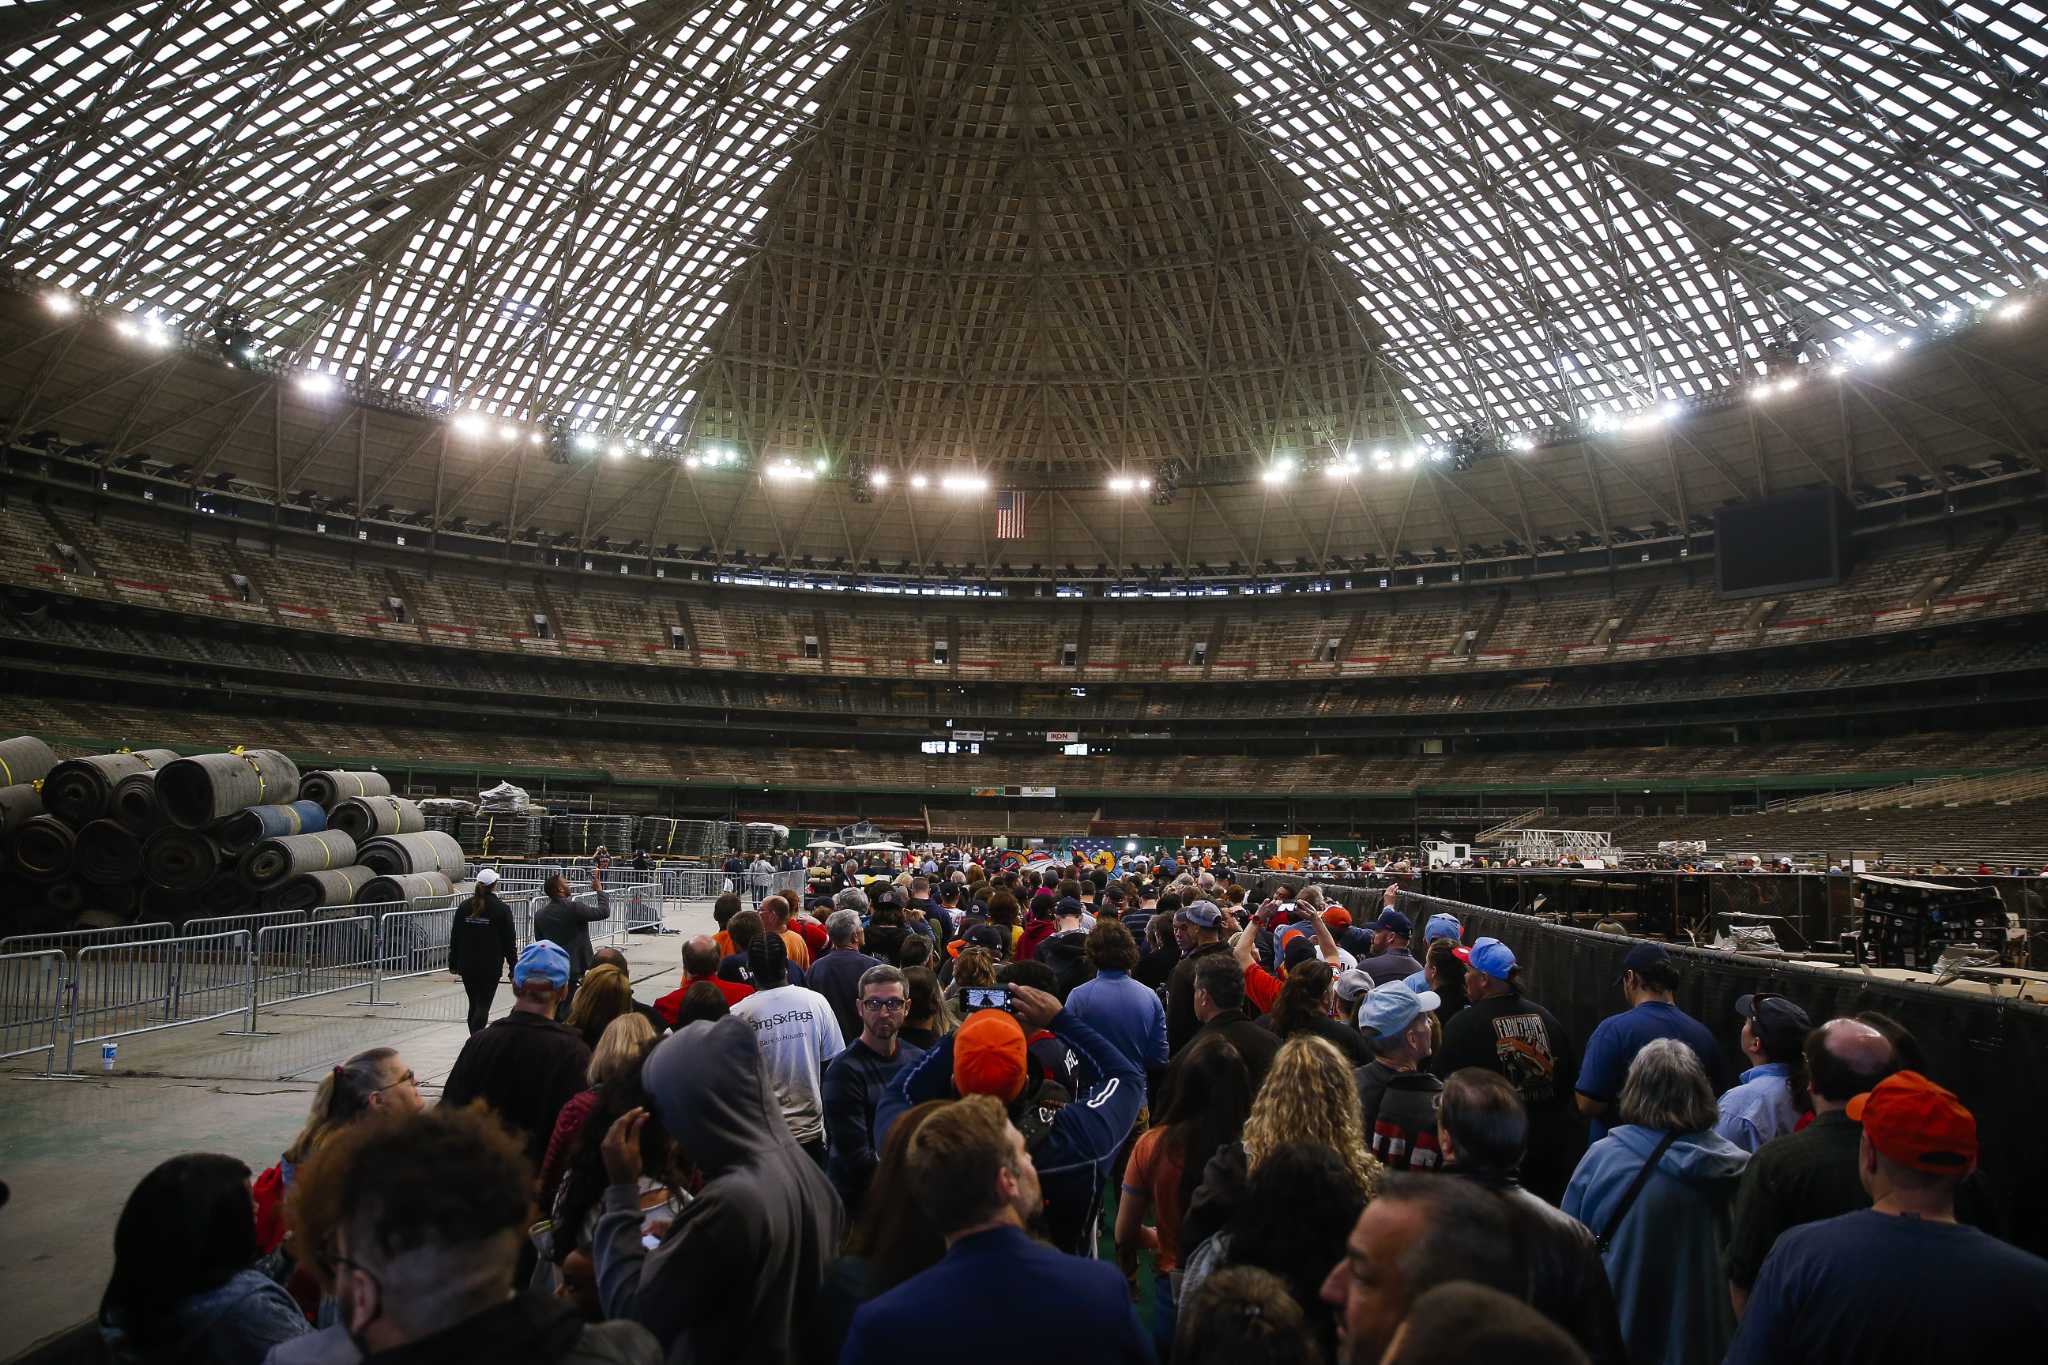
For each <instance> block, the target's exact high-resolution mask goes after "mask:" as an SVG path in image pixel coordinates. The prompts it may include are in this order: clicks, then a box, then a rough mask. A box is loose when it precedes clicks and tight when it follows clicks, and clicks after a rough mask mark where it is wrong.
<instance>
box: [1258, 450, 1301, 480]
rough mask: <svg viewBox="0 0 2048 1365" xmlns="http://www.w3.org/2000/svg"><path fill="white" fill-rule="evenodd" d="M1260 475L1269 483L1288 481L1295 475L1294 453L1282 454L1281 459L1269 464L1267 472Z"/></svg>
mask: <svg viewBox="0 0 2048 1365" xmlns="http://www.w3.org/2000/svg"><path fill="white" fill-rule="evenodd" d="M1260 477H1261V478H1262V479H1264V480H1265V481H1266V482H1267V483H1272V484H1279V483H1286V482H1287V481H1288V480H1289V479H1291V478H1293V477H1294V457H1293V456H1292V455H1282V456H1281V457H1280V458H1279V459H1277V460H1275V461H1273V463H1271V464H1269V465H1267V466H1266V472H1265V473H1264V474H1262V475H1260Z"/></svg>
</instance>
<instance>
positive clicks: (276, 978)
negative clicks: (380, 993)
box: [250, 901, 405, 1018]
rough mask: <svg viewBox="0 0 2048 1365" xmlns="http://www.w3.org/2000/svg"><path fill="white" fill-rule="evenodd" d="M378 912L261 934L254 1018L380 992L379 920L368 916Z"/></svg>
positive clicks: (261, 931) (277, 927)
mask: <svg viewBox="0 0 2048 1365" xmlns="http://www.w3.org/2000/svg"><path fill="white" fill-rule="evenodd" d="M386 904H388V905H393V906H402V905H404V904H405V902H403V901H390V902H387V903H386ZM377 908H378V907H376V906H367V905H365V906H357V907H356V909H357V910H359V911H363V912H365V913H360V914H356V915H353V916H350V917H349V918H347V919H323V920H302V921H300V922H299V923H297V924H275V925H272V926H270V927H269V928H267V929H259V930H258V931H257V932H256V947H255V953H254V957H253V959H252V962H253V967H254V970H253V973H252V978H251V984H250V993H251V994H250V999H251V1001H252V1003H251V1006H250V1014H251V1017H252V1018H253V1017H254V1014H255V1011H256V1010H258V1009H261V1008H262V1007H264V1006H266V1005H282V1004H285V1003H287V1002H289V1001H293V1000H311V999H313V998H314V997H316V996H322V995H338V994H341V993H343V992H345V991H353V990H361V989H363V988H364V987H374V986H375V984H376V979H377V917H376V915H375V914H373V913H367V912H370V911H373V910H375V909H377ZM374 996H375V992H374V989H373V991H372V998H373V999H374Z"/></svg>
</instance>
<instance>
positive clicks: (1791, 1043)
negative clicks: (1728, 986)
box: [1735, 991, 1813, 1048]
mask: <svg viewBox="0 0 2048 1365" xmlns="http://www.w3.org/2000/svg"><path fill="white" fill-rule="evenodd" d="M1735 1012H1736V1013H1737V1014H1739V1015H1741V1016H1742V1017H1743V1018H1745V1019H1748V1020H1751V1021H1753V1022H1754V1023H1755V1025H1756V1031H1757V1033H1758V1034H1760V1035H1762V1036H1763V1037H1764V1038H1766V1039H1769V1040H1771V1041H1772V1042H1774V1043H1776V1044H1777V1045H1778V1046H1780V1047H1782V1048H1794V1047H1797V1046H1798V1045H1799V1043H1800V1041H1801V1040H1802V1039H1804V1038H1805V1037H1806V1034H1807V1031H1808V1030H1809V1029H1811V1028H1812V1027H1813V1020H1812V1019H1811V1018H1810V1017H1808V1015H1807V1013H1806V1011H1805V1010H1803V1009H1801V1008H1800V1007H1799V1006H1798V1005H1796V1004H1794V1003H1793V1002H1792V1001H1790V1000H1787V999H1786V998H1785V997H1784V996H1782V995H1769V994H1766V993H1765V992H1763V991H1758V992H1757V993H1756V994H1755V995H1738V996H1736V997H1735Z"/></svg>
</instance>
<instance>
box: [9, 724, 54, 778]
mask: <svg viewBox="0 0 2048 1365" xmlns="http://www.w3.org/2000/svg"><path fill="white" fill-rule="evenodd" d="M56 766H57V755H56V754H54V753H52V752H51V751H50V746H49V745H47V744H45V743H43V742H42V741H41V740H39V739H37V738H36V737H35V736H34V735H16V736H15V737H14V738H13V739H0V787H18V786H21V785H23V784H24V783H29V782H40V781H41V780H42V779H43V778H45V777H48V776H49V775H50V769H52V768H54V767H56Z"/></svg>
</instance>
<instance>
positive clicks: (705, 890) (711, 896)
mask: <svg viewBox="0 0 2048 1365" xmlns="http://www.w3.org/2000/svg"><path fill="white" fill-rule="evenodd" d="M656 878H657V880H658V881H659V883H660V885H661V897H662V899H663V900H671V901H711V900H717V899H718V898H719V897H720V896H721V895H723V894H725V891H726V883H727V881H728V880H729V879H728V878H727V877H726V875H725V873H723V872H721V871H719V870H718V869H717V868H715V867H663V868H658V869H656Z"/></svg>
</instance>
